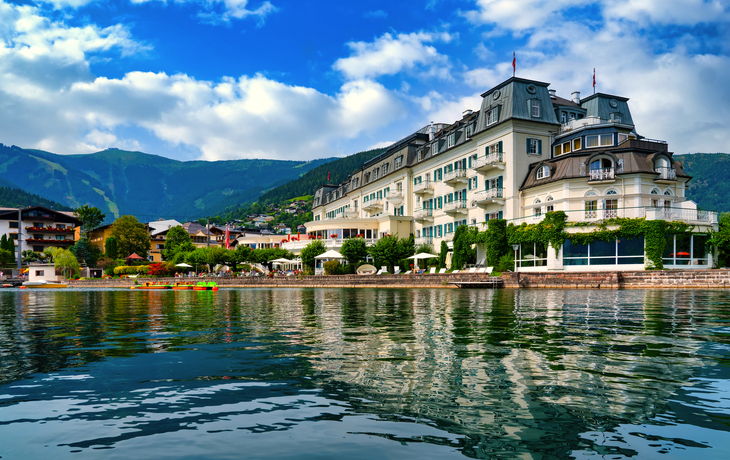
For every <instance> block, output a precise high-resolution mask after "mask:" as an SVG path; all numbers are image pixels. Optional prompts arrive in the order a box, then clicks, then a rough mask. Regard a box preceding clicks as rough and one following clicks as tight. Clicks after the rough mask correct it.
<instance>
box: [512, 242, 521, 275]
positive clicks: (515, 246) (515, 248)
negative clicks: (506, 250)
mask: <svg viewBox="0 0 730 460" xmlns="http://www.w3.org/2000/svg"><path fill="white" fill-rule="evenodd" d="M512 249H514V250H515V271H517V251H519V250H520V245H519V244H513V245H512Z"/></svg>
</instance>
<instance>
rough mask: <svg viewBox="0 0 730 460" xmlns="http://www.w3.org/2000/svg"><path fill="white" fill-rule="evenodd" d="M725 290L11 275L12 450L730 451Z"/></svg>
mask: <svg viewBox="0 0 730 460" xmlns="http://www.w3.org/2000/svg"><path fill="white" fill-rule="evenodd" d="M729 305H730V293H727V292H724V291H690V290H663V291H660V290H579V291H569V290H526V289H522V290H468V289H463V290H455V289H230V290H221V291H219V292H210V291H138V290H134V291H133V290H94V289H78V290H74V289H66V290H26V291H21V290H5V291H2V292H0V458H2V459H15V458H18V459H21V458H22V459H36V458H38V459H41V458H42V459H45V458H53V459H63V458H74V459H81V458H105V459H107V458H110V459H115V458H119V459H129V458H135V459H147V458H149V459H166V458H170V459H227V458H236V459H240V458H252V459H255V458H262V459H263V458H277V459H282V458H283V459H294V458H296V459H309V458H318V459H320V458H347V459H351V458H353V459H360V458H361V459H366V458H367V459H372V458H378V459H380V458H383V459H409V458H418V459H426V458H439V459H441V458H460V457H472V458H520V459H562V458H579V459H583V458H596V459H598V458H601V459H604V458H605V459H623V458H639V459H646V458H663V459H666V458H677V459H680V458H681V459H687V458H699V457H701V458H702V459H703V460H707V459H727V458H730V353H729V351H730V350H729V344H730V307H729Z"/></svg>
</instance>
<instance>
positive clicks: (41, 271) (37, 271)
mask: <svg viewBox="0 0 730 460" xmlns="http://www.w3.org/2000/svg"><path fill="white" fill-rule="evenodd" d="M35 276H44V272H43V270H36V271H35Z"/></svg>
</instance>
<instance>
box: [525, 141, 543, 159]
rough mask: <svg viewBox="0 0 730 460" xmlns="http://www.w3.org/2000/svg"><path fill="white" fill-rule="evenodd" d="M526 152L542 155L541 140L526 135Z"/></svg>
mask: <svg viewBox="0 0 730 460" xmlns="http://www.w3.org/2000/svg"><path fill="white" fill-rule="evenodd" d="M527 153H528V154H530V155H542V140H540V139H535V138H532V137H528V138H527Z"/></svg>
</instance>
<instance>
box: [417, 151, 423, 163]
mask: <svg viewBox="0 0 730 460" xmlns="http://www.w3.org/2000/svg"><path fill="white" fill-rule="evenodd" d="M421 160H423V150H419V151H418V153H417V154H416V161H421Z"/></svg>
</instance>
